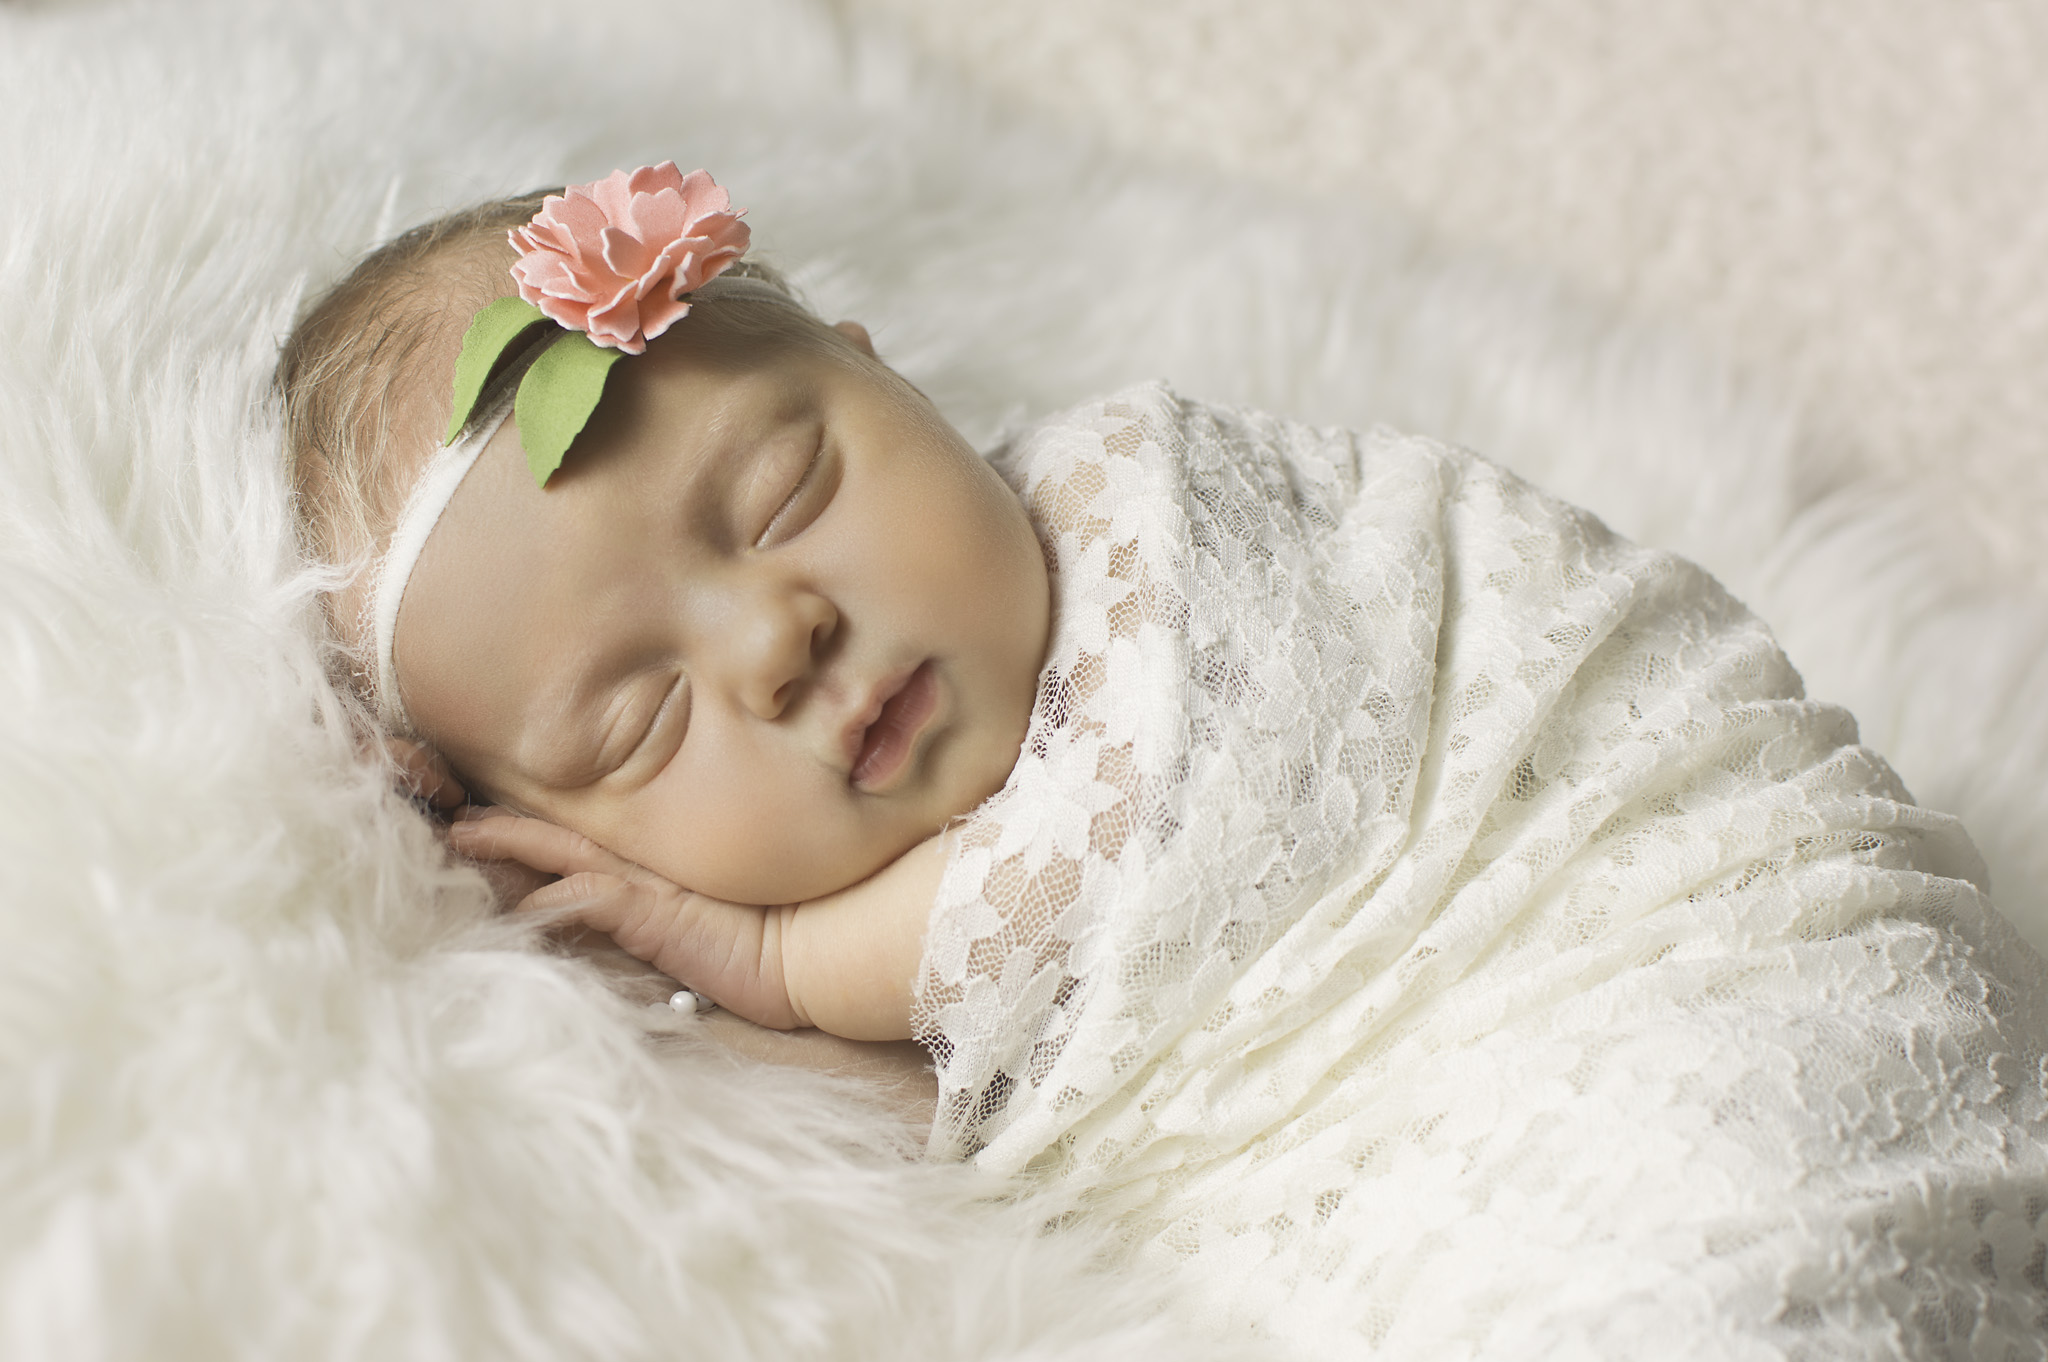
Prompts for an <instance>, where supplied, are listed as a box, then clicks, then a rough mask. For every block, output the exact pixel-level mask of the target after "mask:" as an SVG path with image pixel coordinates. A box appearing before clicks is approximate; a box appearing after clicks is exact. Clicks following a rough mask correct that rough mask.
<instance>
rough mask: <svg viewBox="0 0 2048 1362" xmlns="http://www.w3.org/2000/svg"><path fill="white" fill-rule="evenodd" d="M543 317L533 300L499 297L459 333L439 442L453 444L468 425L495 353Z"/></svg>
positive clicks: (522, 334)
mask: <svg viewBox="0 0 2048 1362" xmlns="http://www.w3.org/2000/svg"><path fill="white" fill-rule="evenodd" d="M546 320H547V318H546V317H545V316H543V315H542V314H541V310H540V309H539V308H537V307H535V306H534V305H533V304H532V303H529V302H525V301H523V300H521V299H519V298H513V297H505V298H500V299H498V301H497V302H495V303H492V304H490V305H489V306H488V307H485V308H482V309H481V310H479V311H478V312H477V314H476V316H475V317H473V318H472V319H471V320H470V323H469V330H467V331H465V332H463V333H462V353H461V354H460V355H457V356H456V357H455V407H454V409H453V410H452V411H450V412H449V414H448V438H447V439H446V440H443V441H442V442H441V443H443V444H453V443H455V437H456V436H458V435H460V434H462V428H463V427H464V426H466V425H468V424H469V414H470V413H471V412H472V411H475V410H476V400H477V398H478V397H480V396H482V395H483V390H484V383H485V381H486V380H487V379H489V378H490V376H491V370H492V368H494V367H495V366H496V365H497V363H498V356H500V355H502V354H504V353H505V348H506V347H507V346H509V345H511V344H512V342H514V341H516V340H518V339H519V338H520V337H521V336H524V335H525V334H526V333H527V332H529V331H531V330H533V328H534V327H536V326H539V325H540V324H541V323H542V322H545V321H546Z"/></svg>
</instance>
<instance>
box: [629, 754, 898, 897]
mask: <svg viewBox="0 0 2048 1362" xmlns="http://www.w3.org/2000/svg"><path fill="white" fill-rule="evenodd" d="M835 793H836V794H837V795H838V797H837V798H834V797H833V796H834V795H835ZM640 795H641V798H640V799H639V800H638V802H637V803H636V806H635V807H634V809H633V810H632V811H631V813H630V816H628V817H626V818H624V819H622V820H620V827H619V835H620V838H621V840H622V841H624V842H629V843H630V844H631V845H632V847H633V848H634V850H632V851H628V850H625V849H624V848H622V847H614V848H613V850H615V851H618V853H619V854H620V855H622V856H626V857H627V858H628V859H631V860H635V861H637V862H638V863H639V864H640V865H643V866H645V867H646V868H647V869H649V870H652V871H654V872H655V873H656V874H658V875H660V876H662V877H663V878H664V879H667V880H670V881H673V882H674V883H676V884H679V885H682V886H683V887H684V888H687V889H692V890H695V891H696V892H698V893H700V894H708V895H710V896H711V897H713V898H720V899H726V900H729V901H731V902H734V903H761V904H781V903H794V902H800V901H802V900H804V899H808V898H816V897H818V896H819V895H822V894H827V893H831V892H833V891H835V890H838V889H843V888H845V887H846V886H847V885H849V884H853V883H855V882H856V881H858V880H861V879H863V878H865V877H866V876H867V875H868V874H869V873H870V872H871V871H873V870H874V869H875V865H862V864H858V862H859V861H860V860H861V855H860V847H859V843H860V840H861V839H859V838H858V837H857V836H856V835H855V831H856V830H855V829H854V828H853V827H851V826H850V823H851V821H852V820H851V818H850V814H851V810H850V809H849V808H848V807H846V806H847V803H848V799H847V797H846V796H845V794H844V792H843V791H834V790H832V789H828V788H825V787H824V783H823V782H822V781H819V780H812V779H805V778H803V777H802V776H801V775H800V774H796V773H788V774H782V775H780V776H778V773H777V772H776V771H774V770H773V769H772V765H771V763H770V762H768V761H766V760H759V759H757V760H756V761H754V762H752V763H739V764H736V765H735V766H733V767H730V768H728V769H726V770H724V771H722V772H719V773H717V774H716V775H714V774H712V773H709V772H698V773H696V774H695V775H694V776H692V774H691V773H688V772H680V773H679V772H674V771H673V770H672V771H671V773H670V775H669V776H668V777H665V778H664V779H663V780H662V781H659V782H657V783H656V784H654V785H650V786H649V787H647V788H646V789H645V790H643V791H641V792H640ZM636 853H637V854H636ZM876 864H880V862H879V861H878V862H877V863H876Z"/></svg>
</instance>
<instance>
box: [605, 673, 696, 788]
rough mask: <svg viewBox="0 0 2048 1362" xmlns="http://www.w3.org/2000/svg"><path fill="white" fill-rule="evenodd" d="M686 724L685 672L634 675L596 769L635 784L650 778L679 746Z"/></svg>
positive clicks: (686, 678)
mask: <svg viewBox="0 0 2048 1362" xmlns="http://www.w3.org/2000/svg"><path fill="white" fill-rule="evenodd" d="M663 681H666V683H667V684H666V685H664V684H662V682H663ZM689 727H690V679H689V677H688V676H686V675H684V674H683V673H682V672H679V671H678V672H674V673H669V674H665V675H663V676H661V677H659V678H657V677H652V676H649V677H642V678H637V679H636V681H635V682H634V685H633V689H632V691H631V693H630V694H629V696H628V699H627V702H626V704H625V705H624V706H623V707H622V708H621V711H620V717H619V721H618V722H617V723H616V724H614V725H613V726H612V731H611V735H610V736H608V737H607V739H606V742H605V756H604V759H603V760H602V761H601V762H600V764H599V769H600V770H601V771H603V772H605V773H606V774H607V775H617V776H620V777H623V778H624V779H626V780H627V781H629V782H631V783H636V784H637V783H642V782H644V781H646V780H648V779H651V778H652V777H653V775H654V773H655V772H657V771H659V770H660V769H661V768H662V767H663V766H665V765H667V764H668V761H669V758H671V757H673V756H674V755H675V751H676V749H677V748H678V747H680V746H682V743H683V737H684V735H685V734H686V733H688V731H689Z"/></svg>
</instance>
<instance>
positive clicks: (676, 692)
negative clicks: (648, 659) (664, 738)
mask: <svg viewBox="0 0 2048 1362" xmlns="http://www.w3.org/2000/svg"><path fill="white" fill-rule="evenodd" d="M689 702H690V685H689V678H688V677H686V676H678V677H677V678H676V679H675V681H674V682H673V683H672V684H671V685H670V686H669V688H668V694H666V695H664V696H662V697H661V704H660V705H658V706H656V707H655V711H654V716H653V717H652V718H650V719H649V720H648V721H647V727H646V728H644V729H642V730H641V731H640V736H639V737H638V738H636V739H634V740H633V746H632V748H631V750H629V751H628V752H627V753H626V757H625V760H624V761H622V762H620V763H619V767H620V769H622V770H623V769H624V768H625V767H627V766H630V765H632V764H633V762H634V761H635V760H636V759H637V758H638V757H639V756H640V754H641V753H642V752H644V751H646V750H647V744H648V743H650V742H652V741H653V740H654V735H655V734H657V733H659V732H660V731H661V726H662V723H663V722H664V721H665V720H666V719H667V718H668V717H669V712H670V711H671V710H673V709H674V708H675V707H676V706H677V705H679V704H680V705H682V706H684V713H683V715H682V720H681V721H682V723H683V726H684V728H683V731H684V733H686V734H687V733H688V732H689V722H690V717H689V711H688V706H689ZM678 745H680V739H678Z"/></svg>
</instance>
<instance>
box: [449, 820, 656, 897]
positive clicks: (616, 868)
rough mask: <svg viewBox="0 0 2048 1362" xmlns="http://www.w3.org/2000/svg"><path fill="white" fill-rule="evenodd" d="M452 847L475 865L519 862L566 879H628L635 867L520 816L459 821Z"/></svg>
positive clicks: (558, 829)
mask: <svg viewBox="0 0 2048 1362" xmlns="http://www.w3.org/2000/svg"><path fill="white" fill-rule="evenodd" d="M448 842H449V845H451V846H453V847H454V848H455V849H456V850H457V851H460V852H461V853H462V854H463V855H465V856H471V857H474V858H476V859H477V860H485V861H518V862H519V863H520V864H521V865H527V866H531V867H533V868H534V869H535V870H539V871H542V872H544V873H546V874H549V875H560V876H562V877H563V878H564V879H567V878H569V877H571V876H574V875H580V874H583V873H584V872H586V871H590V872H595V873H597V874H602V875H608V876H612V877H615V878H619V879H624V878H626V877H628V876H629V875H631V874H632V872H633V871H634V869H635V868H636V867H635V866H634V865H633V863H632V862H631V861H627V860H624V859H621V858H620V857H617V856H614V855H612V853H611V852H609V851H606V850H605V849H604V848H603V847H601V846H599V845H598V844H597V843H595V842H593V841H591V840H590V839H589V838H588V837H585V836H584V835H583V834H582V833H580V832H571V831H569V829H567V828H564V827H559V826H557V825H556V824H553V823H547V822H543V821H541V820H540V819H538V818H521V817H519V816H518V815H516V814H493V815H491V816H489V817H486V818H462V819H457V820H456V821H455V822H454V823H451V824H449V826H448ZM550 887H552V886H550Z"/></svg>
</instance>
